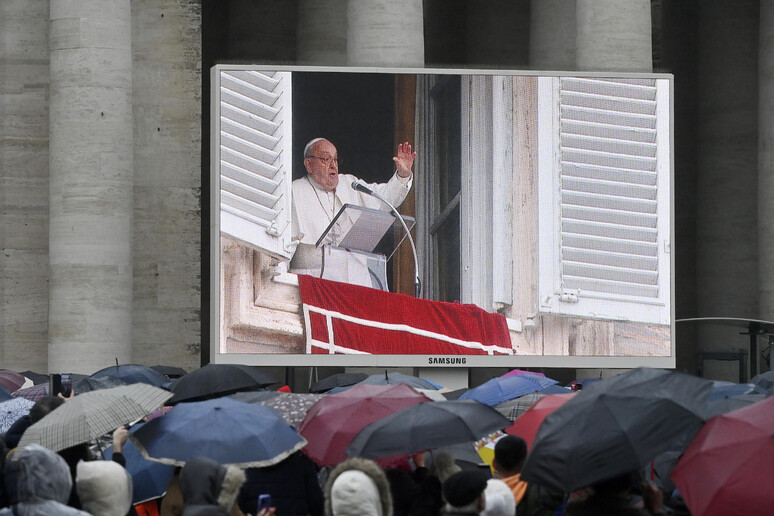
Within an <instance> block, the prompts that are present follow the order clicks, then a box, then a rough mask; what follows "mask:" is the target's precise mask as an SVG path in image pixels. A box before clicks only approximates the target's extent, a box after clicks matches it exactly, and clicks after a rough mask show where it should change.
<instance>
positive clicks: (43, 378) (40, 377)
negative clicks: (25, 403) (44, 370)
mask: <svg viewBox="0 0 774 516" xmlns="http://www.w3.org/2000/svg"><path fill="white" fill-rule="evenodd" d="M19 374H20V375H22V376H26V377H27V378H29V379H30V380H32V383H33V384H35V385H38V384H41V383H48V375H47V374H41V373H36V372H35V371H29V370H27V371H22V372H20V373H19Z"/></svg>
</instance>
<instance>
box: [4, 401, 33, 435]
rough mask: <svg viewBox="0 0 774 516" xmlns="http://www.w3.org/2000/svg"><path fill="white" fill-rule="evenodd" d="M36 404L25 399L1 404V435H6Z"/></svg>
mask: <svg viewBox="0 0 774 516" xmlns="http://www.w3.org/2000/svg"><path fill="white" fill-rule="evenodd" d="M34 404H35V402H33V401H30V400H26V399H24V398H13V399H10V400H7V401H4V402H2V403H0V434H4V433H6V432H7V431H8V429H9V428H11V425H13V424H14V423H15V422H16V421H17V420H18V419H19V418H21V417H22V416H26V415H27V414H29V413H30V407H32V406H33V405H34Z"/></svg>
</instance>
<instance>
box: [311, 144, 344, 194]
mask: <svg viewBox="0 0 774 516" xmlns="http://www.w3.org/2000/svg"><path fill="white" fill-rule="evenodd" d="M338 159H339V154H338V151H337V150H336V146H335V145H333V144H332V143H331V142H329V141H328V140H326V139H325V138H315V139H314V140H312V141H310V142H309V143H307V144H306V147H305V148H304V167H305V168H306V171H307V172H308V173H309V175H310V176H312V179H313V180H314V181H315V182H316V183H317V184H318V185H320V186H321V187H323V188H324V189H325V190H327V191H329V192H332V191H333V190H335V189H336V187H337V186H338V185H339V161H338Z"/></svg>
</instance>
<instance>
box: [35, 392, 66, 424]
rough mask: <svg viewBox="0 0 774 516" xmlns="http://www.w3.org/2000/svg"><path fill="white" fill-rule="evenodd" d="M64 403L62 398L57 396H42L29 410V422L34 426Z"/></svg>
mask: <svg viewBox="0 0 774 516" xmlns="http://www.w3.org/2000/svg"><path fill="white" fill-rule="evenodd" d="M64 402H65V400H64V398H60V397H59V396H43V397H42V398H40V399H39V400H38V401H37V402H36V403H35V404H34V405H33V406H32V407H31V408H30V422H31V423H32V424H33V425H34V424H35V423H37V422H38V421H40V420H41V419H43V418H44V417H45V416H46V415H47V414H48V413H49V412H51V411H52V410H54V409H55V408H57V407H59V406H61V405H63V404H64Z"/></svg>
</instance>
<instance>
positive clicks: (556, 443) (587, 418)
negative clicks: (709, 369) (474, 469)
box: [522, 368, 712, 492]
mask: <svg viewBox="0 0 774 516" xmlns="http://www.w3.org/2000/svg"><path fill="white" fill-rule="evenodd" d="M711 390H712V383H711V382H709V381H707V380H702V379H700V378H696V377H694V376H689V375H686V374H683V373H674V372H668V371H664V370H661V369H649V368H638V369H635V370H632V371H628V372H626V373H623V374H620V375H618V376H616V377H614V378H610V379H608V380H604V381H601V382H595V383H592V384H590V385H588V386H586V387H585V388H584V389H583V390H582V391H580V392H579V393H578V395H577V396H575V397H574V398H572V399H571V400H570V401H568V402H567V403H565V404H564V405H563V406H561V407H559V408H558V409H556V410H555V411H554V412H553V413H551V414H549V415H548V416H547V417H546V418H545V420H544V421H543V424H542V425H541V426H540V430H539V431H538V434H537V437H536V438H535V441H534V443H533V445H532V449H531V451H530V453H529V455H528V456H527V460H526V462H525V464H524V468H523V469H522V478H523V479H524V480H525V481H527V482H535V483H538V484H543V485H545V486H547V487H552V488H554V489H557V490H559V491H564V492H568V491H574V490H576V489H579V488H581V487H585V486H588V485H592V484H594V483H595V482H598V481H600V480H604V479H607V478H610V477H613V476H616V475H619V474H622V473H625V472H628V471H632V470H635V469H638V468H640V467H642V466H643V465H644V464H645V463H646V462H647V461H649V460H650V459H652V458H653V457H655V456H656V455H658V454H659V453H660V452H661V451H663V450H665V449H666V448H667V447H669V446H670V444H672V443H674V442H675V441H677V440H679V439H680V438H684V437H685V436H686V435H692V434H695V433H696V432H697V431H698V430H699V428H701V425H702V424H703V423H704V417H705V414H706V410H707V409H706V406H707V400H708V399H709V396H710V392H711Z"/></svg>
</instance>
